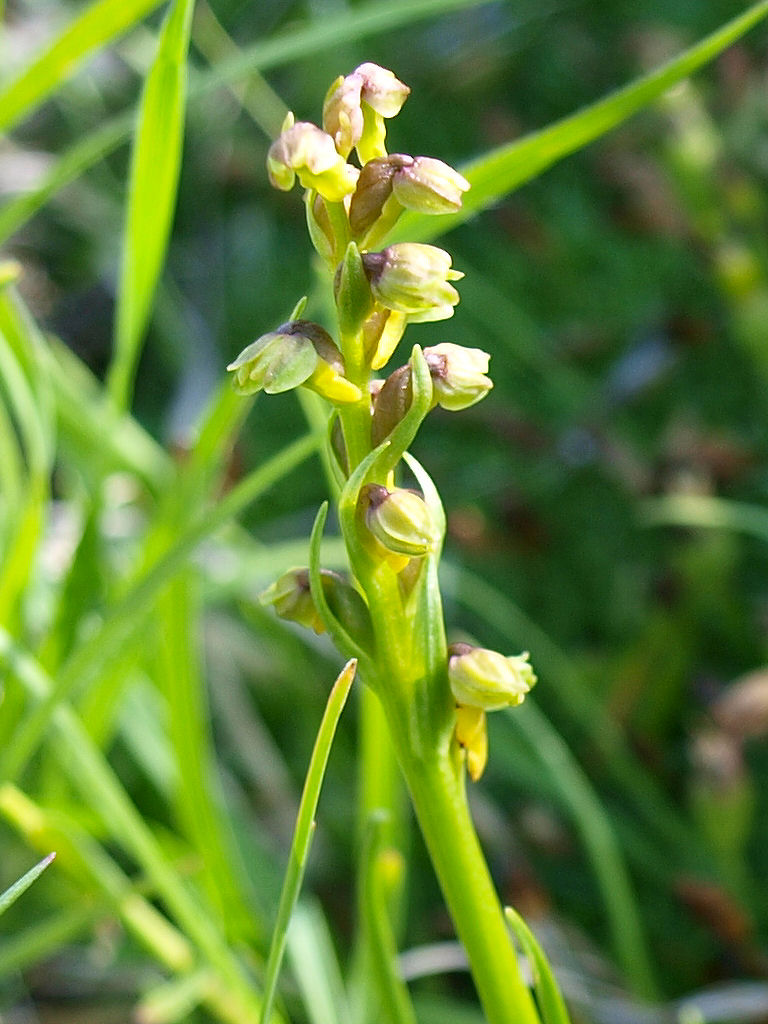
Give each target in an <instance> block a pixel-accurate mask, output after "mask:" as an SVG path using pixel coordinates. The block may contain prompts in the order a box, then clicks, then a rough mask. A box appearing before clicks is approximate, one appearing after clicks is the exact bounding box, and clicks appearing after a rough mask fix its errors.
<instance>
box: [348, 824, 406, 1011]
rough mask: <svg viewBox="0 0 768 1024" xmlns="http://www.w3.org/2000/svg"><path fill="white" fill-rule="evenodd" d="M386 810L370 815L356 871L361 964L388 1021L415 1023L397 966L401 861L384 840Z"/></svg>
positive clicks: (387, 827) (388, 829)
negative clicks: (396, 913) (396, 918)
mask: <svg viewBox="0 0 768 1024" xmlns="http://www.w3.org/2000/svg"><path fill="white" fill-rule="evenodd" d="M388 818H389V815H388V814H387V813H386V812H381V811H380V812H378V813H376V814H373V815H371V818H370V819H369V821H368V823H367V825H368V834H367V836H366V837H365V842H364V846H363V853H362V857H361V860H362V867H361V872H360V896H359V900H360V906H361V922H362V926H363V929H364V932H365V946H364V948H365V954H366V962H365V966H366V968H367V970H368V971H369V972H370V978H371V981H372V982H373V986H374V990H375V998H374V1005H375V1003H376V1002H377V1001H380V1004H381V1013H382V1019H383V1020H386V1021H387V1022H388V1024H416V1012H415V1010H414V1008H413V1003H412V1002H411V996H410V992H409V991H408V986H407V985H406V984H405V982H404V981H403V979H402V977H401V976H400V974H399V972H398V969H397V944H396V942H395V933H394V929H393V926H392V907H393V905H394V904H395V902H396V898H397V895H398V893H399V890H401V888H402V884H403V876H404V873H405V861H404V859H403V856H402V854H401V853H400V852H399V851H398V850H395V849H394V848H393V847H392V846H390V845H389V843H388V837H389V836H390V834H391V831H392V829H391V824H390V822H389V820H388Z"/></svg>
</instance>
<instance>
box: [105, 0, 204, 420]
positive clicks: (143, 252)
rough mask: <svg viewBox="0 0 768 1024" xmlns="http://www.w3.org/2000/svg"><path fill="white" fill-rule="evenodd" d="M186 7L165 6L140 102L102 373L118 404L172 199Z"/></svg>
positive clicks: (188, 21)
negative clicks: (111, 345)
mask: <svg viewBox="0 0 768 1024" xmlns="http://www.w3.org/2000/svg"><path fill="white" fill-rule="evenodd" d="M193 10H194V0H175V2H174V4H173V6H172V7H171V9H170V11H169V12H168V15H167V16H166V19H165V22H164V23H163V27H162V29H161V32H160V38H159V41H158V45H157V52H156V54H155V59H154V61H153V64H152V67H151V68H150V71H149V74H148V76H147V80H146V82H145V85H144V91H143V93H142V97H141V102H140V104H139V116H138V120H137V123H136V133H135V140H134V147H133V154H132V160H131V170H130V181H129V188H128V206H127V210H126V217H125V228H124V234H123V257H122V264H121V270H120V288H119V292H118V299H117V314H116V324H115V353H114V357H113V361H112V365H111V366H110V370H109V375H108V379H107V384H108V389H109V393H110V395H111V396H112V398H113V400H114V402H115V405H116V406H117V407H118V409H125V408H126V407H127V406H128V405H129V404H130V395H131V390H132V386H133V377H134V373H135V370H136V364H137V362H138V357H139V351H140V346H141V340H142V336H143V333H144V330H145V328H146V325H147V320H148V318H149V311H150V307H151V304H152V298H153V295H154V292H155V287H156V285H157V281H158V278H159V276H160V272H161V270H162V266H163V262H164V260H165V253H166V249H167V246H168V238H169V236H170V231H171V221H172V219H173V212H174V209H175V207H176V195H177V190H178V183H179V172H180V169H181V150H182V142H183V136H184V114H185V108H186V99H187V51H188V48H189V36H190V31H191V27H192V13H193Z"/></svg>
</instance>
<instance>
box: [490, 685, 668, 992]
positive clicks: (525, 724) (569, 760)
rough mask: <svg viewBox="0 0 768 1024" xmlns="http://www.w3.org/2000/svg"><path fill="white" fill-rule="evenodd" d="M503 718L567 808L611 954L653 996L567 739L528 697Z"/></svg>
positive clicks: (626, 887)
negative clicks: (594, 884)
mask: <svg viewBox="0 0 768 1024" xmlns="http://www.w3.org/2000/svg"><path fill="white" fill-rule="evenodd" d="M506 719H507V721H508V722H509V724H510V725H511V726H513V727H514V728H515V729H517V730H519V731H520V732H521V733H522V734H523V735H524V736H525V738H526V740H527V742H528V744H529V746H530V750H531V756H532V757H533V758H534V760H535V761H537V762H538V764H539V766H540V767H541V768H543V769H544V771H545V772H546V773H547V775H549V777H550V779H551V780H552V782H553V784H554V787H555V790H556V793H557V795H558V797H559V799H560V800H561V802H562V803H563V804H564V806H565V807H566V808H567V809H568V810H569V811H570V813H571V815H572V817H573V820H574V822H575V824H576V827H577V829H578V831H579V833H580V835H581V838H582V842H583V843H584V847H585V849H586V851H587V854H588V856H589V860H590V863H591V864H592V869H593V871H594V873H595V877H596V878H597V881H598V884H599V886H600V893H601V895H602V898H603V904H604V906H605V912H606V916H607V918H608V925H609V928H610V933H611V941H612V945H613V949H614V952H615V956H616V959H617V962H618V964H619V966H620V967H621V969H622V972H623V974H624V976H625V977H626V979H627V981H628V982H629V984H630V985H631V987H632V989H633V991H634V992H635V994H636V995H639V996H642V997H645V998H649V999H650V998H653V997H654V996H655V995H656V994H657V992H656V986H655V984H654V981H653V977H652V972H651V967H650V961H649V956H648V948H647V944H646V941H645V936H644V934H643V928H642V924H641V918H640V910H639V906H638V903H637V897H636V894H635V891H634V888H633V886H632V882H631V880H630V877H629V874H628V872H627V866H626V863H625V861H624V858H623V856H622V853H621V849H620V847H619V844H618V842H617V839H616V835H615V833H614V830H613V827H612V825H611V821H610V819H609V817H608V815H607V814H606V812H605V809H604V808H603V805H602V804H601V802H600V800H599V799H598V797H597V795H596V793H595V791H594V789H593V788H592V785H591V784H590V781H589V778H588V777H587V775H586V773H585V772H584V771H583V770H582V769H581V767H580V765H579V763H578V761H577V760H576V758H575V757H574V756H573V754H572V753H571V751H570V750H569V749H568V746H567V744H566V743H565V741H564V740H563V738H562V737H561V736H560V734H559V733H558V732H557V730H556V729H555V728H554V727H553V726H552V725H551V724H550V722H549V721H548V720H547V718H546V717H545V716H544V715H543V714H542V712H541V711H540V710H539V709H538V707H537V706H536V705H535V704H534V703H533V701H531V700H526V701H525V703H524V704H523V706H522V707H520V708H514V709H509V711H508V713H507V714H506Z"/></svg>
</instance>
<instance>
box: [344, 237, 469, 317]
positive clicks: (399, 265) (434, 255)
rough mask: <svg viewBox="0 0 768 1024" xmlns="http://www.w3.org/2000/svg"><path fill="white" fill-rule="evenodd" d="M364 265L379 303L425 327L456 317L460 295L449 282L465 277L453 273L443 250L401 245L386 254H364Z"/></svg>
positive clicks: (423, 246)
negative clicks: (454, 315) (423, 324)
mask: <svg viewBox="0 0 768 1024" xmlns="http://www.w3.org/2000/svg"><path fill="white" fill-rule="evenodd" d="M363 265H364V266H365V269H366V272H367V273H368V278H369V280H370V282H371V290H372V291H373V294H374V297H375V299H376V301H377V302H379V303H380V304H381V305H382V306H386V307H387V308H388V309H396V310H399V311H400V312H401V313H407V314H408V319H409V321H411V322H413V323H425V322H428V321H432V320H445V319H447V318H448V317H451V316H453V307H454V306H455V305H456V304H457V302H458V301H459V293H458V292H457V291H456V289H455V288H454V287H453V286H452V285H450V284H449V283H448V282H449V281H458V280H459V279H460V278H462V277H463V276H464V275H463V274H462V273H461V272H460V271H458V270H453V269H451V257H450V255H449V254H448V253H447V252H445V250H443V249H438V248H437V246H434V245H424V244H422V243H421V242H399V243H396V244H395V245H390V246H388V248H386V249H384V250H383V251H382V252H369V253H364V254H363Z"/></svg>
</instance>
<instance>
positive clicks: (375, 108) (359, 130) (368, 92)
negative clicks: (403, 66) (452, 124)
mask: <svg viewBox="0 0 768 1024" xmlns="http://www.w3.org/2000/svg"><path fill="white" fill-rule="evenodd" d="M410 91H411V90H410V89H409V88H408V86H407V85H404V84H403V83H402V82H400V81H399V80H398V79H397V78H396V77H395V76H394V75H393V74H392V72H391V71H387V70H386V69H385V68H381V67H379V66H378V65H377V64H370V63H366V64H361V65H360V66H359V67H358V68H356V69H355V70H354V71H353V72H352V74H351V75H347V76H346V77H339V78H337V79H336V81H335V82H334V83H333V84H332V85H331V88H330V89H329V90H328V94H327V96H326V97H325V103H324V104H323V127H324V128H325V130H326V132H328V134H329V135H331V136H332V137H333V141H334V143H335V146H336V149H337V150H338V152H339V153H340V154H341V155H342V156H343V157H344V158H346V157H347V156H349V153H350V152H351V150H352V149H353V148H356V149H357V154H358V156H359V157H360V161H361V163H363V164H365V163H367V162H368V161H369V160H372V159H374V158H375V157H378V156H383V155H384V154H385V153H386V150H385V148H384V140H385V137H386V129H385V126H384V118H388V117H394V116H395V114H397V113H399V111H400V108H401V107H402V105H403V103H405V100H406V98H407V96H408V93H409V92H410Z"/></svg>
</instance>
